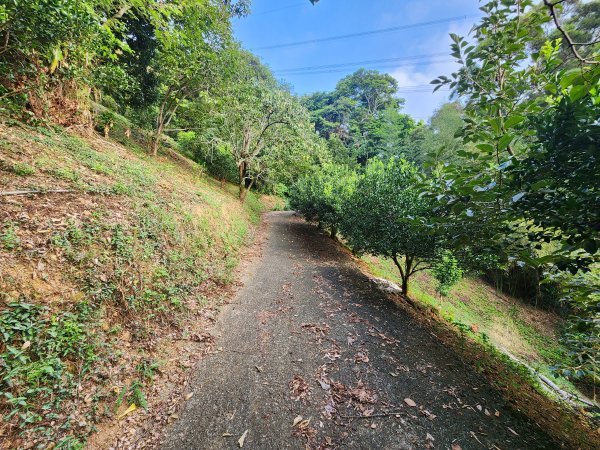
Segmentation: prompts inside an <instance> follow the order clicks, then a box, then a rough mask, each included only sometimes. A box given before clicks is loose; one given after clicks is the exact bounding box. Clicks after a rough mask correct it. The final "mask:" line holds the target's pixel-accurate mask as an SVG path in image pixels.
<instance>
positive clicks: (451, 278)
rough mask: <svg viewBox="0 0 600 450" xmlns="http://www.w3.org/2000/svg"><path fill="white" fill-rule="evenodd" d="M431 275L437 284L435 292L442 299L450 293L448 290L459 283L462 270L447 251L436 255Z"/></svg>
mask: <svg viewBox="0 0 600 450" xmlns="http://www.w3.org/2000/svg"><path fill="white" fill-rule="evenodd" d="M431 273H432V274H433V277H434V278H435V279H436V280H437V282H438V286H437V291H438V292H439V293H440V295H443V296H444V297H446V296H447V295H448V294H449V293H450V289H452V287H453V286H454V285H455V284H456V283H458V282H459V281H460V279H461V278H462V275H463V271H462V269H461V268H460V267H459V266H458V260H457V259H456V258H455V257H454V255H453V254H452V252H450V251H449V250H443V251H441V252H439V253H438V255H437V257H436V259H435V261H434V263H433V264H432V268H431Z"/></svg>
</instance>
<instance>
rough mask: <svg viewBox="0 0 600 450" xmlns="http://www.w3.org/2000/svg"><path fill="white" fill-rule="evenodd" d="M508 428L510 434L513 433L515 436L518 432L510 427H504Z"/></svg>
mask: <svg viewBox="0 0 600 450" xmlns="http://www.w3.org/2000/svg"><path fill="white" fill-rule="evenodd" d="M506 428H508V431H510V432H511V433H512V434H514V435H515V436H518V435H519V433H517V432H516V431H515V430H513V429H512V428H511V427H506Z"/></svg>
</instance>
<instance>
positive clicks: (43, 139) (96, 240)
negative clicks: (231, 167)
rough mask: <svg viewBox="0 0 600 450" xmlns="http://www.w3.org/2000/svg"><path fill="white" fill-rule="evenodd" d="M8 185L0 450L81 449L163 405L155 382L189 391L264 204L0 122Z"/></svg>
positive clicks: (200, 179) (186, 166)
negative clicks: (206, 329)
mask: <svg viewBox="0 0 600 450" xmlns="http://www.w3.org/2000/svg"><path fill="white" fill-rule="evenodd" d="M0 191H1V195H0V204H1V206H0V334H1V336H2V339H1V340H0V393H1V394H0V414H2V416H3V418H4V420H3V422H2V425H1V426H0V436H2V439H0V441H2V442H3V443H2V444H0V448H22V447H24V448H38V447H39V448H46V447H48V444H49V443H53V444H54V445H56V448H81V447H83V446H84V445H85V442H86V440H87V439H88V437H89V435H91V434H92V433H93V432H94V431H95V430H96V429H97V427H98V425H99V424H104V425H103V427H104V428H107V425H106V424H111V423H114V422H115V421H117V422H118V421H124V420H131V418H132V416H135V415H139V414H131V412H132V411H133V410H134V409H137V412H138V413H139V412H142V413H144V412H145V410H146V408H148V404H149V403H150V404H152V403H153V402H154V403H160V402H163V403H164V402H165V401H166V400H165V398H164V397H160V396H158V395H156V394H157V389H156V388H155V387H154V386H155V385H156V381H157V380H163V381H165V380H166V381H168V382H170V385H169V386H167V387H166V388H164V389H161V391H165V392H167V393H168V394H169V395H168V397H169V398H170V399H171V400H172V399H173V398H176V397H177V396H178V395H179V396H181V395H182V392H177V389H179V390H181V389H182V385H183V383H182V380H183V378H182V377H184V375H183V374H184V372H185V369H186V368H188V367H191V365H192V364H193V358H194V357H195V356H194V355H198V354H201V353H202V351H201V350H202V348H204V346H205V345H206V342H205V341H207V340H210V337H209V336H205V335H203V334H202V326H203V324H206V323H207V322H209V321H211V320H213V317H214V312H213V309H214V308H216V307H218V305H219V302H220V300H221V299H223V298H224V296H225V295H226V294H227V289H228V286H229V285H230V284H231V281H232V273H233V269H234V268H235V266H236V264H237V262H238V259H239V252H240V249H241V248H242V246H243V245H244V243H245V242H246V241H247V239H249V237H251V235H252V230H253V229H254V225H256V224H257V223H258V221H259V216H260V212H261V210H262V208H263V207H262V204H261V203H260V201H259V199H258V198H257V197H256V196H254V195H250V196H249V197H248V199H247V200H246V203H245V205H244V206H243V207H242V206H241V204H240V203H239V201H238V200H237V199H236V198H235V188H234V187H233V186H229V185H223V186H222V185H221V184H220V183H218V182H216V181H214V180H213V179H211V178H209V177H207V176H205V175H204V174H203V172H202V170H201V167H200V166H198V165H196V164H194V163H192V162H190V161H188V160H185V159H184V158H177V159H176V160H174V159H173V158H168V157H164V156H163V157H161V156H159V157H158V158H151V157H148V156H147V155H146V154H145V152H143V151H142V150H141V148H139V147H137V146H136V145H135V144H134V143H130V145H128V146H127V147H125V146H123V145H120V144H117V143H115V142H113V141H111V140H107V139H104V138H100V137H98V136H97V135H83V136H82V135H76V134H74V133H71V132H67V131H65V130H63V129H58V128H56V129H50V128H27V127H24V126H19V127H6V126H0ZM24 192H29V193H27V194H25V193H24ZM192 318H193V319H194V320H191V319H192ZM166 381H165V382H166ZM163 387H164V386H163ZM169 389H171V390H174V392H172V391H170V390H169ZM162 406H163V407H165V408H168V407H169V405H168V404H167V405H164V404H163V405H162ZM108 428H109V429H110V426H108Z"/></svg>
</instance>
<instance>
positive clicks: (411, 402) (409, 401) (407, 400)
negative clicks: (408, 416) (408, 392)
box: [404, 398, 417, 407]
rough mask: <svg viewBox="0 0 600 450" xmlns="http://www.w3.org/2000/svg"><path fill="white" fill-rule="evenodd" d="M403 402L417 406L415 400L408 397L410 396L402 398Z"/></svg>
mask: <svg viewBox="0 0 600 450" xmlns="http://www.w3.org/2000/svg"><path fill="white" fill-rule="evenodd" d="M404 403H406V404H407V405H408V406H411V407H415V406H417V404H416V403H415V401H414V400H412V399H410V398H405V399H404Z"/></svg>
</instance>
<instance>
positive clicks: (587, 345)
mask: <svg viewBox="0 0 600 450" xmlns="http://www.w3.org/2000/svg"><path fill="white" fill-rule="evenodd" d="M563 282H564V284H565V297H564V301H566V302H568V304H569V305H570V306H571V308H572V313H573V316H572V317H571V320H570V321H569V325H568V327H567V329H566V330H565V332H564V334H563V338H562V340H563V342H564V344H565V345H566V346H567V347H568V348H569V356H570V360H569V362H568V363H566V364H562V365H561V366H557V367H556V370H558V371H559V372H560V373H561V374H562V375H564V376H566V377H572V378H584V379H587V380H588V381H591V382H593V383H594V384H598V382H599V381H600V374H599V372H598V367H599V364H600V272H599V271H598V268H595V270H593V271H592V272H590V273H586V274H579V275H577V276H575V277H567V279H566V280H564V281H563Z"/></svg>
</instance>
